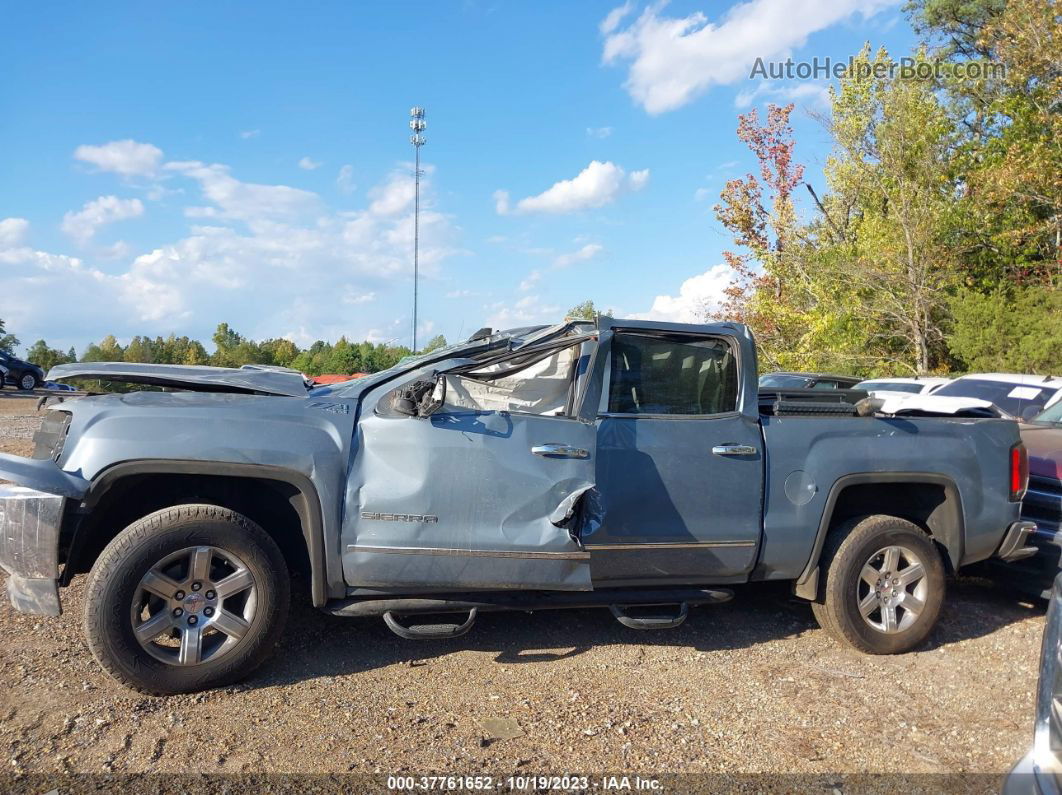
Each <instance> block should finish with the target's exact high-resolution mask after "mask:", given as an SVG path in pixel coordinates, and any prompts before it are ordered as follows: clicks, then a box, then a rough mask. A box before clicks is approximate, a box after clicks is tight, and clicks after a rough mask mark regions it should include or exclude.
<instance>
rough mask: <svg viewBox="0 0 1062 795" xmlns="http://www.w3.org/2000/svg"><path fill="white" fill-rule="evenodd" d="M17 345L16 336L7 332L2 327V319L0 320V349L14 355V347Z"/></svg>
mask: <svg viewBox="0 0 1062 795" xmlns="http://www.w3.org/2000/svg"><path fill="white" fill-rule="evenodd" d="M18 345H19V341H18V337H16V336H15V335H14V334H8V333H7V330H6V329H5V328H4V321H3V320H0V351H3V352H4V353H10V354H11V355H14V353H15V348H17V347H18Z"/></svg>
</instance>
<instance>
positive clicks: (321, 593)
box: [81, 459, 329, 607]
mask: <svg viewBox="0 0 1062 795" xmlns="http://www.w3.org/2000/svg"><path fill="white" fill-rule="evenodd" d="M134 475H212V476H219V477H243V478H257V479H259V480H275V481H279V482H282V483H287V484H288V485H290V486H293V487H294V488H295V489H297V490H298V492H299V493H300V494H301V495H302V500H301V502H302V504H301V505H296V506H295V510H296V511H297V512H298V514H299V519H300V520H301V524H302V535H303V538H304V539H305V541H306V551H307V553H308V554H309V558H310V592H311V594H312V597H313V604H314V606H315V607H322V606H324V605H325V604H326V603H327V602H328V596H329V594H328V577H327V570H326V561H325V545H324V517H323V515H322V511H321V499H320V497H319V496H318V494H317V488H316V487H315V486H314V485H313V482H312V481H311V480H310V479H309V478H308V477H306V476H305V475H303V474H301V473H299V472H293V471H292V470H290V469H284V468H283V467H274V466H269V465H266V464H242V463H232V462H225V461H186V460H171V459H139V460H136V461H123V462H121V463H118V464H114V465H112V466H110V467H108V468H107V469H105V470H103V472H102V473H100V474H99V475H97V476H96V477H95V478H94V479H93V481H92V483H91V485H90V487H89V491H88V493H87V494H86V495H85V497H84V499H83V500H82V503H81V505H82V508H83V509H91V508H92V507H93V506H94V505H96V504H97V503H98V502H99V500H100V498H101V497H103V495H105V494H106V493H107V491H108V490H110V488H111V487H112V486H113V485H114V484H115V483H117V482H118V481H119V480H121V479H122V478H126V477H131V476H134Z"/></svg>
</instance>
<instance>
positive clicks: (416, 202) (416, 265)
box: [409, 107, 428, 353]
mask: <svg viewBox="0 0 1062 795" xmlns="http://www.w3.org/2000/svg"><path fill="white" fill-rule="evenodd" d="M424 115H425V113H424V108H421V107H413V108H410V110H409V129H411V130H412V131H413V134H412V135H410V136H409V142H410V143H411V144H413V151H414V153H415V158H414V160H415V162H416V166H415V167H414V170H413V180H414V185H415V187H414V193H413V352H414V353H416V352H417V282H418V280H419V277H420V177H421V174H422V172H421V170H420V148H421V147H422V146H424V144H426V143H427V142H428V139H427V138H425V137H424V135H423V133H424V130H425V129H427V127H428V123H427V122H426V121H424Z"/></svg>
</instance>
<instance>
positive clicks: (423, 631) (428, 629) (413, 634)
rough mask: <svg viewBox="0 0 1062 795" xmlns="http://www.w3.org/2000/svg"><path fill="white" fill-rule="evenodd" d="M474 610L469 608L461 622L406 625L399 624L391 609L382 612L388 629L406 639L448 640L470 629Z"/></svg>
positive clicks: (474, 614)
mask: <svg viewBox="0 0 1062 795" xmlns="http://www.w3.org/2000/svg"><path fill="white" fill-rule="evenodd" d="M476 612H477V611H476V608H474V607H473V608H472V609H471V610H469V611H468V618H467V619H466V620H465V622H464V623H463V624H414V625H413V626H410V627H407V626H405V625H403V624H401V623H400V622H399V620H398V616H396V615H395V614H394V613H392V612H391V611H387V612H386V613H384V614H383V620H384V623H385V624H387V628H388V629H389V630H391V631H392V632H393V633H395V634H396V635H398V637H400V638H405V639H406V640H448V639H449V638H459V637H461V636H462V635H464V634H465V633H466V632H468V631H469V630H470V629H472V625H473V624H475V623H476Z"/></svg>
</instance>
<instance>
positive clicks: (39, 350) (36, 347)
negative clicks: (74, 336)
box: [26, 340, 77, 372]
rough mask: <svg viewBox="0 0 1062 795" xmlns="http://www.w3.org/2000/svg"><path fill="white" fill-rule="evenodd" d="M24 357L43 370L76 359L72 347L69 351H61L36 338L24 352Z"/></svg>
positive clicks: (46, 370) (45, 370)
mask: <svg viewBox="0 0 1062 795" xmlns="http://www.w3.org/2000/svg"><path fill="white" fill-rule="evenodd" d="M26 359H27V360H28V361H30V362H32V363H33V364H35V365H37V366H38V367H40V368H41V369H42V370H44V372H48V371H49V370H51V369H52V368H53V367H54V366H55V365H57V364H67V363H68V362H76V361H77V357H76V356H75V355H74V349H73V348H71V349H70V352H69V353H63V352H62V351H60V350H56V349H55V348H49V347H48V343H47V342H45V341H44V340H37V341H36V342H35V343H33V345H31V346H30V348H29V350H28V351H27V352H26Z"/></svg>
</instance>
